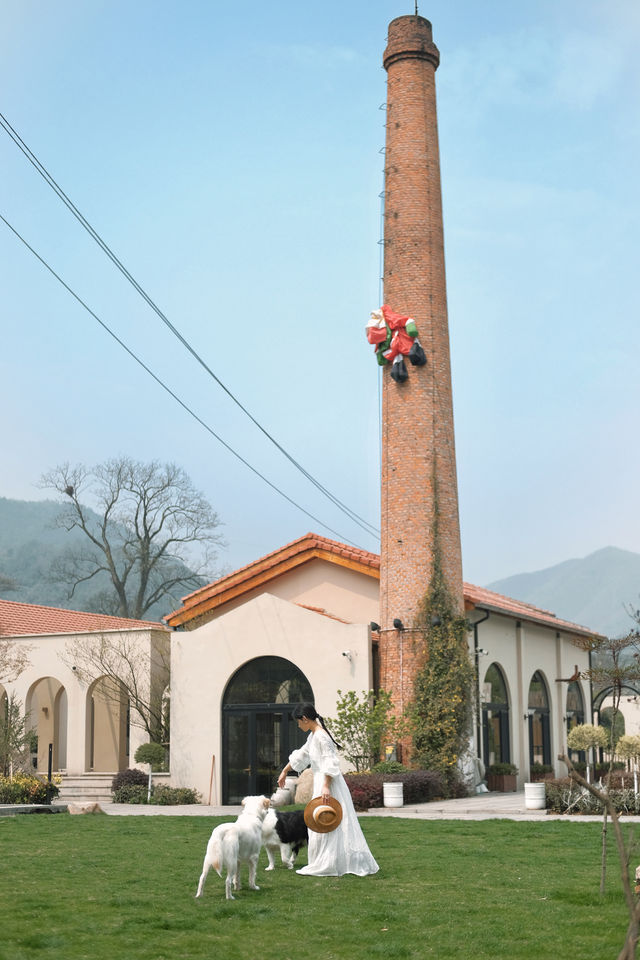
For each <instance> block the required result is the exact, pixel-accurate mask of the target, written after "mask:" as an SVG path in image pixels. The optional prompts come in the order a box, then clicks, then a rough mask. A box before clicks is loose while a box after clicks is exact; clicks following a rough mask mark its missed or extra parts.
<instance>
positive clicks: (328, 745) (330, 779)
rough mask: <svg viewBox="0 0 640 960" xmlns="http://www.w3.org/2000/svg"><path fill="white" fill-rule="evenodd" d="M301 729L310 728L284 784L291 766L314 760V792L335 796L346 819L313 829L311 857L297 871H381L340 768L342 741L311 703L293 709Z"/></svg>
mask: <svg viewBox="0 0 640 960" xmlns="http://www.w3.org/2000/svg"><path fill="white" fill-rule="evenodd" d="M293 716H294V717H295V719H296V720H297V723H298V726H299V727H300V729H301V730H304V731H308V732H309V736H308V737H307V742H306V743H305V745H304V746H303V747H300V749H299V750H294V751H293V753H292V754H291V756H290V757H289V762H288V763H287V765H286V767H285V768H284V769H283V771H282V773H281V774H280V776H279V777H278V785H279V786H280V787H284V782H285V777H286V776H287V774H288V773H289V771H290V770H295V771H296V772H297V773H301V772H302V771H303V770H304V769H305V767H308V766H309V764H311V770H312V771H313V795H314V797H322V799H323V800H325V801H326V800H327V798H328V797H335V799H336V800H337V801H338V802H339V803H340V805H341V807H342V821H341V823H340V825H339V826H338V827H336V829H335V830H333V831H331V832H330V833H316V832H315V831H313V830H310V831H309V861H308V864H307V866H306V867H302V868H301V869H300V870H298V871H297V873H301V874H304V875H306V876H313V877H341V876H342V875H343V874H345V873H355V874H356V875H357V876H359V877H365V876H367V875H368V874H371V873H377V872H378V870H379V867H378V864H377V863H376V861H375V860H374V859H373V857H372V855H371V851H370V850H369V847H368V846H367V841H366V840H365V838H364V834H363V833H362V829H361V827H360V824H359V822H358V817H357V816H356V811H355V809H354V806H353V801H352V799H351V794H350V793H349V787H348V786H347V784H346V782H345V779H344V777H343V776H342V774H341V772H340V763H339V759H338V747H339V745H338V744H337V743H336V741H335V740H334V739H333V737H332V736H331V734H330V733H329V731H328V730H327V728H326V727H325V725H324V720H323V719H322V717H321V716H320V714H319V713H318V712H317V711H316V709H315V707H314V706H313V704H311V703H302V704H300V705H299V706H298V707H296V709H295V710H294V712H293Z"/></svg>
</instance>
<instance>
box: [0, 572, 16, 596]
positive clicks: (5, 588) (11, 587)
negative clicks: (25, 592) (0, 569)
mask: <svg viewBox="0 0 640 960" xmlns="http://www.w3.org/2000/svg"><path fill="white" fill-rule="evenodd" d="M19 587H20V584H19V583H18V581H17V580H14V579H13V577H8V576H7V574H6V573H0V594H5V593H14V592H15V591H16V590H17V589H18V588H19Z"/></svg>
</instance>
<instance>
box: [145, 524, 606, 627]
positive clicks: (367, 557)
mask: <svg viewBox="0 0 640 960" xmlns="http://www.w3.org/2000/svg"><path fill="white" fill-rule="evenodd" d="M317 557H320V558H325V559H327V560H332V559H333V560H334V562H341V560H338V558H341V559H343V560H345V561H346V563H347V565H349V566H351V565H353V566H355V567H356V568H358V567H359V568H360V569H361V570H362V569H363V568H368V572H370V574H371V576H374V577H376V576H378V575H379V571H380V556H379V555H378V554H377V553H370V552H369V551H368V550H361V549H360V548H359V547H350V546H349V545H348V544H345V543H339V542H338V541H337V540H330V539H328V537H321V536H318V534H315V533H307V534H305V536H304V537H299V538H298V539H297V540H293V541H292V542H291V543H287V544H285V546H283V547H279V548H278V549H277V550H273V551H272V552H271V553H268V554H266V556H264V557H260V558H259V559H258V560H254V561H253V562H252V563H248V564H247V565H246V566H244V567H240V568H239V569H238V570H234V571H233V572H232V573H229V574H227V575H226V576H224V577H221V578H220V579H219V580H216V581H214V582H213V583H209V584H207V585H206V586H204V587H200V588H199V589H198V590H195V591H194V592H193V593H190V594H188V596H186V597H183V598H182V602H183V604H184V606H183V607H181V608H180V609H179V610H175V611H174V612H173V613H171V614H169V615H168V616H167V617H165V618H164V619H165V620H167V622H169V623H171V625H172V626H178V625H180V624H183V623H188V622H189V621H190V620H194V619H195V618H196V617H198V616H201V615H202V614H204V613H206V612H208V611H210V610H212V609H214V608H215V607H217V606H221V605H223V604H224V603H226V602H227V600H229V599H237V598H238V597H241V596H242V594H243V593H246V592H248V591H249V590H251V589H254V588H255V587H257V586H261V585H264V584H265V582H267V581H268V580H269V579H272V578H273V577H276V576H278V575H280V574H281V573H283V572H285V571H286V570H289V569H291V568H292V567H295V566H297V565H299V564H301V563H305V562H306V561H307V560H312V559H314V558H317ZM464 599H465V606H466V607H467V608H468V609H472V608H473V607H475V606H479V607H487V608H489V609H491V610H495V611H497V612H502V613H505V614H507V615H509V616H513V617H517V618H518V619H521V620H528V621H531V622H534V623H540V624H544V625H545V626H551V627H555V628H556V629H557V630H563V631H564V632H565V633H573V634H584V635H588V636H596V635H597V634H595V632H594V631H593V630H589V629H588V627H582V626H580V625H579V624H576V623H570V622H569V621H567V620H560V619H559V618H558V617H556V615H555V614H554V613H552V612H551V611H550V610H543V609H542V608H541V607H536V606H534V605H533V604H531V603H525V602H524V601H521V600H514V599H512V598H511V597H505V596H503V595H502V594H499V593H494V592H493V591H492V590H486V589H485V588H484V587H476V586H474V585H473V584H471V583H465V584H464ZM310 609H311V608H310ZM318 612H320V611H318Z"/></svg>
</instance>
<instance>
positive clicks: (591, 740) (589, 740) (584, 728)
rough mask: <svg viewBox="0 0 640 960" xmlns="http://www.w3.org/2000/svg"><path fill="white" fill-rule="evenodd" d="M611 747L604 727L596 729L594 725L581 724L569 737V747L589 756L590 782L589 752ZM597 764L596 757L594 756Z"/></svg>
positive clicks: (588, 776) (574, 728)
mask: <svg viewBox="0 0 640 960" xmlns="http://www.w3.org/2000/svg"><path fill="white" fill-rule="evenodd" d="M608 745H609V737H608V734H607V731H606V730H605V728H604V727H594V725H593V724H592V723H579V724H577V726H575V727H573V728H572V729H571V730H570V731H569V733H568V735H567V746H568V747H569V749H570V750H577V751H578V752H580V751H582V750H584V752H585V753H586V754H587V780H588V781H590V780H591V777H590V772H589V750H595V749H596V748H598V747H600V748H602V749H605V748H606V747H607V746H608ZM594 763H595V756H594Z"/></svg>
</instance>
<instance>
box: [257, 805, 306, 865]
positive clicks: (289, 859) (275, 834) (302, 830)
mask: <svg viewBox="0 0 640 960" xmlns="http://www.w3.org/2000/svg"><path fill="white" fill-rule="evenodd" d="M308 839H309V835H308V833H307V825H306V823H305V822H304V810H274V808H273V807H270V808H269V810H268V811H267V815H266V817H265V818H264V820H263V821H262V844H263V846H264V848H265V850H266V851H267V857H268V858H269V865H268V866H267V867H265V870H273V868H274V866H275V854H277V852H278V850H279V851H280V856H281V858H282V862H283V863H284V865H285V866H286V867H288V868H289V870H293V865H294V863H295V861H296V857H297V856H298V853H299V852H300V850H301V849H302V847H304V846H306V844H307V841H308Z"/></svg>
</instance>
